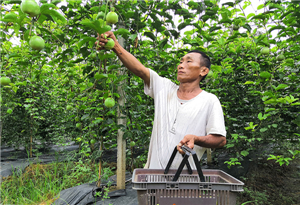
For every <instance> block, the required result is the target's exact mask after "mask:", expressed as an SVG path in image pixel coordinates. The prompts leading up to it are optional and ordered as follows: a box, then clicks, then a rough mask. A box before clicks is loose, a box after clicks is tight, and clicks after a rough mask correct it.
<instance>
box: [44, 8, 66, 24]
mask: <svg viewBox="0 0 300 205" xmlns="http://www.w3.org/2000/svg"><path fill="white" fill-rule="evenodd" d="M44 14H49V15H50V16H51V17H52V18H53V20H54V21H55V22H56V23H60V22H61V23H63V24H66V23H67V20H66V19H65V17H64V16H63V15H62V14H61V13H59V12H58V11H56V10H53V9H51V10H48V11H47V10H46V11H45V12H44Z"/></svg>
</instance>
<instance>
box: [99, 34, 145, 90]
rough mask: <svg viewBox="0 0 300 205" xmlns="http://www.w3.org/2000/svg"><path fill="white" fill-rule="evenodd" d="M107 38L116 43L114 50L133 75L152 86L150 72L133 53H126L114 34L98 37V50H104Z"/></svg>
mask: <svg viewBox="0 0 300 205" xmlns="http://www.w3.org/2000/svg"><path fill="white" fill-rule="evenodd" d="M104 35H106V38H104ZM107 38H111V39H113V40H114V42H115V46H114V47H113V48H112V50H113V51H114V52H115V53H116V54H117V56H118V57H119V59H120V60H121V62H122V63H123V65H124V66H125V67H126V68H128V70H130V71H131V72H132V73H133V74H135V75H136V76H138V77H140V78H142V79H143V80H144V82H145V84H146V85H147V86H149V85H150V72H149V69H147V68H146V67H145V66H144V65H143V64H142V63H141V62H140V61H139V60H138V59H136V58H135V57H134V56H133V55H132V54H131V53H129V52H128V51H126V50H125V49H124V48H123V47H122V46H121V45H120V44H119V42H118V41H117V39H116V37H115V35H114V33H113V32H112V31H108V32H106V33H105V34H101V35H100V36H99V35H98V37H97V40H98V41H97V42H96V46H97V50H102V49H104V45H105V44H106V43H107Z"/></svg>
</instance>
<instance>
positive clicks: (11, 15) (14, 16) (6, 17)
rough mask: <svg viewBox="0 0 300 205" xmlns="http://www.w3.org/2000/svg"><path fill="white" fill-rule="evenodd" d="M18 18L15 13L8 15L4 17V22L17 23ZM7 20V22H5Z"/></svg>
mask: <svg viewBox="0 0 300 205" xmlns="http://www.w3.org/2000/svg"><path fill="white" fill-rule="evenodd" d="M17 18H18V16H17V14H15V13H8V14H6V15H5V16H4V18H3V21H6V22H7V21H15V20H16V19H17ZM4 19H6V20H4Z"/></svg>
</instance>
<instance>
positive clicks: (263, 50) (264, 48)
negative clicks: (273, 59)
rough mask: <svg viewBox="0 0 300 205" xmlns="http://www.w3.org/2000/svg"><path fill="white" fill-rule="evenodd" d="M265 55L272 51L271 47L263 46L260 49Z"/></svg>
mask: <svg viewBox="0 0 300 205" xmlns="http://www.w3.org/2000/svg"><path fill="white" fill-rule="evenodd" d="M260 52H261V53H262V54H263V55H267V54H269V53H270V49H269V48H267V47H263V48H262V49H261V51H260Z"/></svg>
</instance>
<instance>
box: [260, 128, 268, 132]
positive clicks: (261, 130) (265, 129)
mask: <svg viewBox="0 0 300 205" xmlns="http://www.w3.org/2000/svg"><path fill="white" fill-rule="evenodd" d="M267 130H268V128H261V129H260V130H259V131H260V132H265V131H267Z"/></svg>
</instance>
